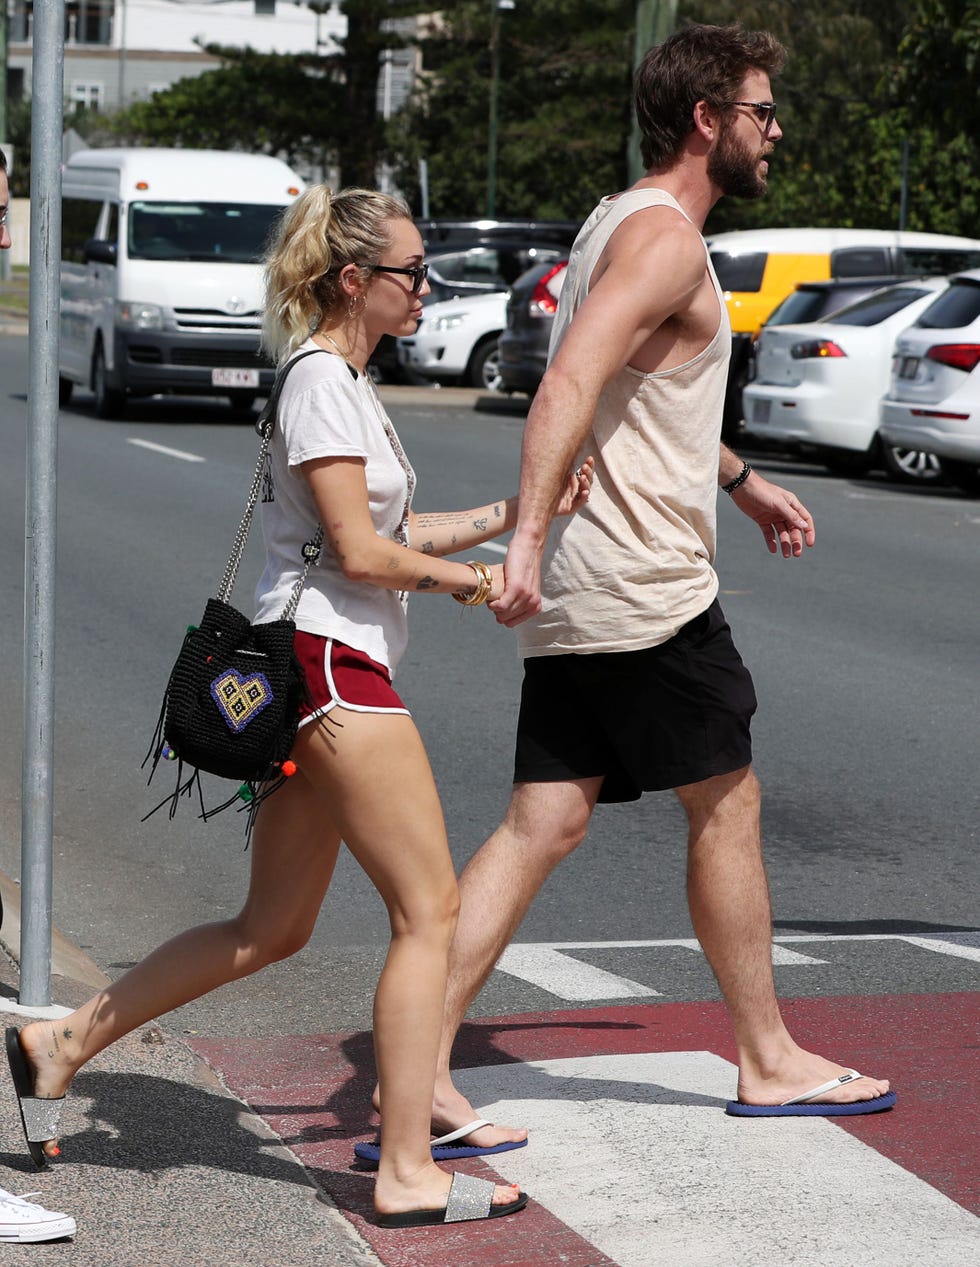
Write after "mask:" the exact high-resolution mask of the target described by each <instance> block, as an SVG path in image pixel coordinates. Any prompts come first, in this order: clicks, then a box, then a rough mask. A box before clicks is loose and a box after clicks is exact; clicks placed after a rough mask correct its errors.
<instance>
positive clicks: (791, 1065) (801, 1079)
mask: <svg viewBox="0 0 980 1267" xmlns="http://www.w3.org/2000/svg"><path fill="white" fill-rule="evenodd" d="M895 1100H896V1096H895V1094H894V1092H892V1091H890V1083H889V1082H888V1081H887V1080H885V1079H879V1078H871V1077H865V1076H864V1075H862V1074H860V1073H858V1072H857V1070H856V1069H848V1068H846V1067H845V1066H843V1065H838V1064H835V1063H834V1062H833V1061H832V1060H826V1059H824V1057H823V1056H816V1055H814V1054H813V1053H812V1052H807V1051H803V1050H802V1049H801V1048H796V1049H795V1051H792V1052H790V1053H787V1054H786V1056H784V1057H783V1058H782V1059H780V1060H779V1061H778V1062H776V1063H775V1064H774V1065H772V1066H771V1067H769V1068H768V1069H766V1070H762V1069H760V1068H758V1067H757V1066H755V1065H754V1064H752V1062H749V1061H745V1062H743V1064H742V1065H741V1067H740V1068H739V1075H738V1099H737V1100H734V1101H732V1102H731V1104H730V1106H729V1112H735V1113H738V1111H739V1109H742V1110H748V1109H752V1108H756V1109H767V1108H768V1109H782V1110H784V1111H795V1112H796V1113H800V1112H809V1113H812V1114H814V1115H818V1114H821V1113H827V1112H828V1111H829V1112H831V1113H832V1112H833V1110H834V1109H835V1108H836V1109H837V1110H838V1111H841V1112H850V1113H862V1112H872V1113H873V1112H876V1111H878V1110H879V1109H885V1108H891V1106H892V1105H893V1104H894V1103H895ZM742 1116H758V1114H753V1113H747V1112H743V1113H742Z"/></svg>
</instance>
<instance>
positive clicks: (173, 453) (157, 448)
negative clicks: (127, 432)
mask: <svg viewBox="0 0 980 1267" xmlns="http://www.w3.org/2000/svg"><path fill="white" fill-rule="evenodd" d="M126 443H127V444H135V445H136V446H137V447H138V448H140V449H150V450H152V452H154V453H162V454H164V456H165V457H168V458H179V459H180V461H181V462H206V461H207V458H202V457H201V456H200V454H198V453H187V452H185V450H183V449H168V448H167V446H166V445H165V444H154V443H153V441H152V440H137V439H136V437H135V436H127V437H126Z"/></svg>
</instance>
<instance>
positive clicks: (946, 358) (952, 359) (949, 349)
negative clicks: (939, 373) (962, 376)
mask: <svg viewBox="0 0 980 1267" xmlns="http://www.w3.org/2000/svg"><path fill="white" fill-rule="evenodd" d="M926 356H927V357H928V358H929V360H930V361H938V362H939V364H940V365H949V366H951V367H952V368H953V369H954V370H966V372H967V373H968V374H969V373H970V371H971V370H973V369H976V367H977V365H978V364H980V343H937V344H936V346H935V347H934V348H930V349H929V351H928V352H927V353H926Z"/></svg>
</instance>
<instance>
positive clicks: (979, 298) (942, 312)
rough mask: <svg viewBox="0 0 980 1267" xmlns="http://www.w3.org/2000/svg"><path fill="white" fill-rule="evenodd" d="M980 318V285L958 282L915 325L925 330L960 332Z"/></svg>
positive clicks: (930, 306) (932, 304)
mask: <svg viewBox="0 0 980 1267" xmlns="http://www.w3.org/2000/svg"><path fill="white" fill-rule="evenodd" d="M977 317H980V283H978V282H971V281H967V280H956V281H954V282H953V284H952V285H951V286H950V288H949V290H944V291H943V293H942V294H941V295H940V296H939V298H938V299H937V300H936V301H935V303H931V304H930V305H929V307H928V308H927V309H926V310H925V312H924V313H923V314H922V315H921V316H920V317H919V319H918V321H917V322H916V323H915V324H916V325H917V326H921V327H922V328H923V329H925V330H959V329H961V328H962V327H963V326H968V325H971V324H972V323H973V322H974V321H976V319H977Z"/></svg>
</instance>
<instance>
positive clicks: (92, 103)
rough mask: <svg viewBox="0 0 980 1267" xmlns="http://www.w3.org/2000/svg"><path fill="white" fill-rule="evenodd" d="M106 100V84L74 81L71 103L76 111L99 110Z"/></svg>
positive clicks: (80, 80)
mask: <svg viewBox="0 0 980 1267" xmlns="http://www.w3.org/2000/svg"><path fill="white" fill-rule="evenodd" d="M104 98H105V84H102V83H93V82H91V81H89V80H84V79H73V80H72V84H71V93H70V95H69V101H71V103H72V105H73V106H74V107H75V109H76V110H98V109H100V107H101V106H102V102H103V100H104Z"/></svg>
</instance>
